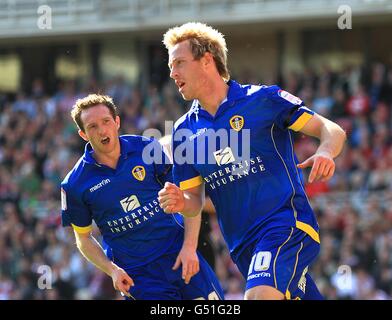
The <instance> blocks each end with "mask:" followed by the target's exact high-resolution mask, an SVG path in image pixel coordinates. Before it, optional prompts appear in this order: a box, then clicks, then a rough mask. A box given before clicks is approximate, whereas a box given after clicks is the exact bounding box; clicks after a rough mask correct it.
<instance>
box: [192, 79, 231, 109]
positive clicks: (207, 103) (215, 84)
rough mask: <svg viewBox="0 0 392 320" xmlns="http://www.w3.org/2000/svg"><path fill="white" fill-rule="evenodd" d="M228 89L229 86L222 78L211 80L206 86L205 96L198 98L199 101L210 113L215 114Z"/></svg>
mask: <svg viewBox="0 0 392 320" xmlns="http://www.w3.org/2000/svg"><path fill="white" fill-rule="evenodd" d="M228 91H229V86H228V85H227V83H226V82H224V81H223V80H222V79H221V78H219V79H217V80H215V79H214V80H211V81H209V82H208V83H207V85H206V86H205V90H204V93H203V96H202V97H200V98H199V99H198V100H199V103H200V105H201V106H202V107H203V109H205V110H206V111H207V112H208V113H209V114H211V115H212V116H215V114H216V112H217V111H218V108H219V106H220V104H221V103H222V101H223V100H224V99H225V98H226V97H227V92H228Z"/></svg>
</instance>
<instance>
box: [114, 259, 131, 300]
mask: <svg viewBox="0 0 392 320" xmlns="http://www.w3.org/2000/svg"><path fill="white" fill-rule="evenodd" d="M111 277H112V280H113V287H114V289H116V290H119V291H120V292H121V293H122V294H123V295H125V296H127V297H128V298H129V297H131V295H130V294H129V289H130V288H131V286H134V285H135V284H134V282H133V280H132V278H131V277H130V276H129V275H128V273H126V272H125V270H124V269H122V268H120V267H118V266H117V267H116V268H115V269H114V270H113V272H112V274H111Z"/></svg>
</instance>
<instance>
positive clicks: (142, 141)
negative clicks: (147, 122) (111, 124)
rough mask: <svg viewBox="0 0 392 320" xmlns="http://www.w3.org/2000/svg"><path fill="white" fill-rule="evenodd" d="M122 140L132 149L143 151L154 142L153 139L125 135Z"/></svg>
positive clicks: (121, 137)
mask: <svg viewBox="0 0 392 320" xmlns="http://www.w3.org/2000/svg"><path fill="white" fill-rule="evenodd" d="M120 139H121V140H122V141H123V142H124V144H125V145H126V146H127V147H129V148H131V149H142V148H143V147H144V146H145V145H147V144H149V143H150V142H152V141H154V139H153V138H149V137H146V136H141V135H136V134H124V135H121V136H120Z"/></svg>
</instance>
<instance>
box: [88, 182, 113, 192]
mask: <svg viewBox="0 0 392 320" xmlns="http://www.w3.org/2000/svg"><path fill="white" fill-rule="evenodd" d="M108 183H110V179H104V180H102V181H101V182H100V183H98V184H96V185H95V186H93V187H91V188H90V192H94V191H96V190H98V189H99V188H102V187H103V186H104V185H106V184H108Z"/></svg>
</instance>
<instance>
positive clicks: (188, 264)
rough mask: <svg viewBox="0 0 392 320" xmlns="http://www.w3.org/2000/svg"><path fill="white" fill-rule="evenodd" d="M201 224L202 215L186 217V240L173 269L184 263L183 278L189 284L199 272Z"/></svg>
mask: <svg viewBox="0 0 392 320" xmlns="http://www.w3.org/2000/svg"><path fill="white" fill-rule="evenodd" d="M200 225H201V215H197V216H196V217H193V218H188V217H184V227H185V233H184V242H183V244H182V248H181V250H180V253H179V254H178V256H177V259H176V262H175V264H174V266H173V270H176V269H177V268H178V267H179V266H180V265H181V264H182V278H183V279H184V281H185V283H186V284H188V283H189V281H190V279H191V277H193V276H194V275H195V274H196V273H198V272H199V270H200V269H199V258H198V256H197V253H196V250H197V244H198V240H199V232H200Z"/></svg>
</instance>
